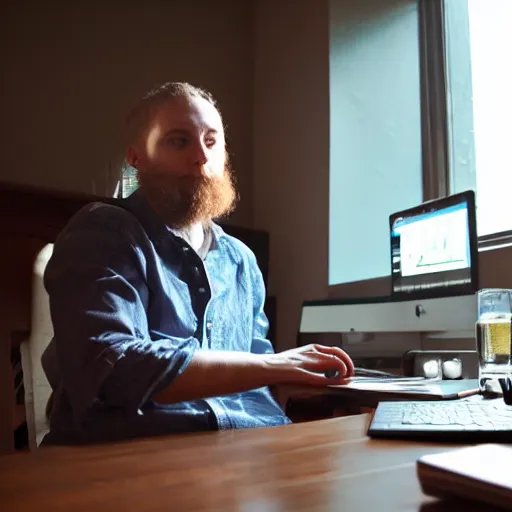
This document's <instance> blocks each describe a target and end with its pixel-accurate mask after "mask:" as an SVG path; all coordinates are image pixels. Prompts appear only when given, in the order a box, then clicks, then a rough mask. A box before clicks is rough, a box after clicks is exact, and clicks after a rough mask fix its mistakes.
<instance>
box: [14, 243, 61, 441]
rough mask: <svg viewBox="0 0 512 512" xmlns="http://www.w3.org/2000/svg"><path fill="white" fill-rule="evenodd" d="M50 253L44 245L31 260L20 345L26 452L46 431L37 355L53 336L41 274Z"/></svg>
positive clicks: (47, 389) (46, 388)
mask: <svg viewBox="0 0 512 512" xmlns="http://www.w3.org/2000/svg"><path fill="white" fill-rule="evenodd" d="M52 253H53V244H47V245H45V246H44V247H43V248H42V249H41V251H40V252H39V253H38V255H37V257H36V259H35V262H34V266H33V273H32V309H31V325H30V336H29V338H28V339H27V340H26V341H24V342H22V343H21V346H20V350H21V365H22V368H23V385H24V388H25V409H26V420H27V427H28V439H29V447H30V450H35V449H36V448H37V447H38V446H39V444H40V443H41V441H42V439H43V437H44V436H45V434H46V433H47V432H48V425H47V420H46V414H45V409H46V403H47V401H48V398H49V397H50V394H51V391H52V389H51V386H50V384H49V382H48V380H47V378H46V375H45V373H44V371H43V367H42V365H41V356H42V354H43V352H44V350H45V349H46V347H47V346H48V344H49V343H50V341H51V339H52V337H53V325H52V320H51V316H50V302H49V298H48V294H47V293H46V290H45V288H44V284H43V276H44V271H45V268H46V265H47V263H48V261H49V259H50V257H51V255H52Z"/></svg>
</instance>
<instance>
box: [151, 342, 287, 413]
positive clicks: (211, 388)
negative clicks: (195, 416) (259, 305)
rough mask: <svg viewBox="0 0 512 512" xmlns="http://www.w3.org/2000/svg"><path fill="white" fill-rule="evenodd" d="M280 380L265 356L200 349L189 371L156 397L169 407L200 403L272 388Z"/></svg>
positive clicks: (155, 398)
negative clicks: (209, 399)
mask: <svg viewBox="0 0 512 512" xmlns="http://www.w3.org/2000/svg"><path fill="white" fill-rule="evenodd" d="M276 379H277V373H276V372H275V371H271V368H270V367H269V365H268V364H267V362H266V360H265V356H264V355H261V354H251V353H247V352H227V351H210V350H198V351H196V353H195V354H194V356H193V358H192V360H191V361H190V363H189V365H188V367H187V369H186V370H185V371H184V372H183V373H182V374H181V375H179V376H178V377H176V378H175V379H174V381H173V382H172V384H171V385H170V386H168V387H167V388H165V389H163V390H162V391H160V392H159V393H157V394H156V395H155V396H154V397H153V398H154V400H156V401H157V402H161V403H167V404H170V403H176V402H184V401H188V400H198V399H201V398H209V397H213V396H223V395H230V394H233V393H241V392H243V391H248V390H250V389H255V388H260V387H263V386H268V385H271V384H275V383H276V382H275V380H276Z"/></svg>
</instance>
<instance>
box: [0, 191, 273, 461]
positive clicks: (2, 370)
mask: <svg viewBox="0 0 512 512" xmlns="http://www.w3.org/2000/svg"><path fill="white" fill-rule="evenodd" d="M103 199H104V198H103ZM97 200H102V198H101V197H98V196H93V195H87V194H77V193H66V192H58V191H55V190H47V189H41V188H36V187H30V186H23V185H14V184H8V183H0V240H1V250H0V263H1V267H0V268H1V271H0V311H1V316H0V318H1V325H0V453H2V452H7V451H11V450H12V449H13V432H12V426H13V425H15V423H16V422H15V420H14V414H15V413H14V411H15V407H14V393H13V377H12V372H11V351H12V350H15V349H16V347H17V346H19V343H20V342H21V341H23V340H25V339H27V338H28V335H29V333H30V315H31V298H32V289H31V287H32V268H33V264H34V260H35V258H36V256H37V254H38V253H39V251H40V250H41V249H42V248H43V247H44V246H45V245H46V244H48V243H53V242H54V241H55V238H56V237H57V235H58V233H59V232H60V231H61V230H62V228H63V227H64V226H65V225H66V223H67V222H68V220H69V219H70V218H71V217H72V216H73V214H75V213H76V212H77V211H78V210H79V209H80V208H81V207H82V206H84V205H85V204H87V203H89V202H91V201H97ZM222 227H223V228H224V229H225V230H226V232H227V233H229V234H231V235H233V236H235V237H237V238H239V239H240V240H242V241H243V242H245V243H246V244H247V245H248V246H249V247H250V248H251V249H252V250H253V251H254V253H255V255H256V259H257V260H258V264H259V266H260V268H261V271H262V273H263V277H264V280H265V282H267V278H268V259H269V258H268V251H269V240H268V235H267V233H265V232H262V231H256V230H252V229H247V228H243V227H238V226H232V225H230V224H223V225H222ZM268 308H269V310H268V311H267V314H268V315H269V317H270V318H273V317H274V316H275V313H274V310H275V309H274V308H275V306H274V301H273V300H272V299H270V302H269V303H268ZM273 330H274V331H275V329H273ZM4 419H7V421H4Z"/></svg>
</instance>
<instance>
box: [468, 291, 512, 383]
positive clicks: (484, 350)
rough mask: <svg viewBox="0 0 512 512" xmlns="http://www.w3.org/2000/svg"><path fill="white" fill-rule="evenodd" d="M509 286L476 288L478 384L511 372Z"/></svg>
mask: <svg viewBox="0 0 512 512" xmlns="http://www.w3.org/2000/svg"><path fill="white" fill-rule="evenodd" d="M511 322H512V290H506V289H499V288H487V289H483V290H480V291H479V292H478V319H477V323H476V345H477V351H478V358H479V364H480V370H479V374H480V388H481V389H484V388H485V383H486V381H488V380H490V379H499V378H500V377H508V376H511V368H512V367H511V359H510V349H511V327H510V326H511Z"/></svg>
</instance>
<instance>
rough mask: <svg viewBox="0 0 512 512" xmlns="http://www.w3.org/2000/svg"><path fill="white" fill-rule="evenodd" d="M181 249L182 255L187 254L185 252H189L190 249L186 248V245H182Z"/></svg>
mask: <svg viewBox="0 0 512 512" xmlns="http://www.w3.org/2000/svg"><path fill="white" fill-rule="evenodd" d="M182 249H183V252H184V253H187V252H188V251H189V250H190V247H187V246H186V245H184V246H183V247H182Z"/></svg>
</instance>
